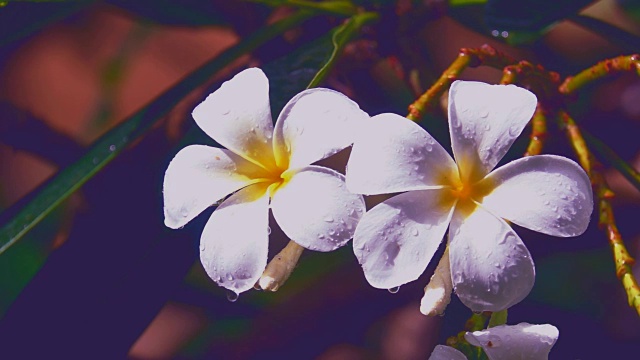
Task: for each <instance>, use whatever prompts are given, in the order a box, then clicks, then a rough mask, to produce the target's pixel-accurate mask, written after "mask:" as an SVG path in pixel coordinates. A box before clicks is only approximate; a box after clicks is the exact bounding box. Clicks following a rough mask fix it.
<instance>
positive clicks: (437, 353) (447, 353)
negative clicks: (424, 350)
mask: <svg viewBox="0 0 640 360" xmlns="http://www.w3.org/2000/svg"><path fill="white" fill-rule="evenodd" d="M429 360H467V357H466V356H464V354H463V353H461V352H460V351H458V350H456V349H454V348H452V347H451V346H444V345H436V348H435V349H433V352H432V353H431V356H429Z"/></svg>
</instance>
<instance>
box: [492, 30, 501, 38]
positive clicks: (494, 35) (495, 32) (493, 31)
mask: <svg viewBox="0 0 640 360" xmlns="http://www.w3.org/2000/svg"><path fill="white" fill-rule="evenodd" d="M491 36H493V37H498V36H500V31H499V30H491Z"/></svg>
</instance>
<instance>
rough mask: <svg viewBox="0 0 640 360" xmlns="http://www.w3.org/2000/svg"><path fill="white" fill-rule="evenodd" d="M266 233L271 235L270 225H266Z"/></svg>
mask: <svg viewBox="0 0 640 360" xmlns="http://www.w3.org/2000/svg"><path fill="white" fill-rule="evenodd" d="M267 235H271V226H267Z"/></svg>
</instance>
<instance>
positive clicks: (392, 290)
mask: <svg viewBox="0 0 640 360" xmlns="http://www.w3.org/2000/svg"><path fill="white" fill-rule="evenodd" d="M388 291H389V292H390V293H392V294H397V293H398V291H400V286H396V287H392V288H391V289H389V290H388Z"/></svg>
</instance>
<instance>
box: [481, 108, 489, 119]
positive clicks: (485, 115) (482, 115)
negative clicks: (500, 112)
mask: <svg viewBox="0 0 640 360" xmlns="http://www.w3.org/2000/svg"><path fill="white" fill-rule="evenodd" d="M480 117H482V118H487V117H489V110H487V109H484V110H482V111H481V112H480Z"/></svg>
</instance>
